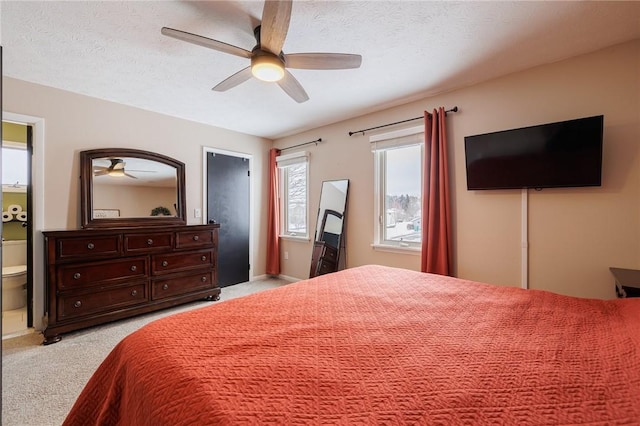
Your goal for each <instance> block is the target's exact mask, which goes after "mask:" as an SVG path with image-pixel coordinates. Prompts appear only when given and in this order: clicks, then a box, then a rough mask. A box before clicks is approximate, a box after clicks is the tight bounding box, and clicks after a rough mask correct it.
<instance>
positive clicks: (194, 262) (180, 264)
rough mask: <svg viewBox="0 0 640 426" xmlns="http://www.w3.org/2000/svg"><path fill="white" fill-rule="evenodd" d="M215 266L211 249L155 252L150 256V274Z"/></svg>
mask: <svg viewBox="0 0 640 426" xmlns="http://www.w3.org/2000/svg"><path fill="white" fill-rule="evenodd" d="M213 266H215V263H214V251H213V250H198V251H189V252H183V253H170V254H157V255H153V256H152V257H151V274H152V275H161V274H168V273H171V272H177V271H187V270H189V269H196V268H203V267H205V268H206V267H209V268H212V267H213Z"/></svg>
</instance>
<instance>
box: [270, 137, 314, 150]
mask: <svg viewBox="0 0 640 426" xmlns="http://www.w3.org/2000/svg"><path fill="white" fill-rule="evenodd" d="M320 142H322V138H318V139H316V140H315V141H311V142H304V143H299V144H298V145H293V146H288V147H286V148H282V149H281V150H280V151H286V150H287V149H291V148H297V147H299V146H304V145H311V144H312V143H314V144H316V146H317V145H318V144H319V143H320Z"/></svg>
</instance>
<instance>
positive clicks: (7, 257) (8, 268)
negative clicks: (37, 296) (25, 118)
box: [2, 121, 33, 339]
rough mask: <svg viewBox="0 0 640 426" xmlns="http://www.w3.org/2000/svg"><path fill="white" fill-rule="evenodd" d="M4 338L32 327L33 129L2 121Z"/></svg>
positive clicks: (25, 331) (28, 126) (20, 124)
mask: <svg viewBox="0 0 640 426" xmlns="http://www.w3.org/2000/svg"><path fill="white" fill-rule="evenodd" d="M2 139H3V140H2V222H3V224H2V225H3V226H2V338H3V339H4V338H8V337H13V336H16V335H21V334H25V333H27V332H29V328H31V327H33V273H32V271H33V259H32V253H33V230H32V226H31V224H32V220H31V213H32V208H31V206H32V205H33V202H32V185H31V167H32V165H31V159H32V153H33V129H32V127H31V126H30V125H28V124H24V123H18V122H11V121H3V122H2Z"/></svg>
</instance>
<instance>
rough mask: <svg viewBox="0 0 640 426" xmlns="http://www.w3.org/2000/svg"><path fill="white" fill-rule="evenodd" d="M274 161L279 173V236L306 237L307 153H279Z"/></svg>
mask: <svg viewBox="0 0 640 426" xmlns="http://www.w3.org/2000/svg"><path fill="white" fill-rule="evenodd" d="M276 162H277V163H278V171H279V174H280V216H281V218H280V220H281V222H280V224H281V226H280V234H281V235H280V236H282V237H291V238H304V239H308V238H309V220H308V218H309V213H308V206H309V202H308V201H309V196H308V194H309V191H308V182H309V170H308V167H307V165H308V163H309V155H308V153H307V152H300V153H295V154H288V155H280V156H278V157H277V158H276Z"/></svg>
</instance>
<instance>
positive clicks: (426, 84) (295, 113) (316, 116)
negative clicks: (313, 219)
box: [0, 0, 640, 138]
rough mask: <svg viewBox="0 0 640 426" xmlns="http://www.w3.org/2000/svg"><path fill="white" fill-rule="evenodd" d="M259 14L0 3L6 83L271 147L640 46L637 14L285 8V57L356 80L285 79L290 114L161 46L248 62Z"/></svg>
mask: <svg viewBox="0 0 640 426" xmlns="http://www.w3.org/2000/svg"><path fill="white" fill-rule="evenodd" d="M262 6H263V2H261V1H254V2H222V1H213V2H202V1H201V2H187V1H136V2H127V1H125V2H121V1H100V2H98V1H90V2H77V1H73V2H71V1H69V2H67V1H62V2H55V1H6V0H3V1H2V2H0V13H1V16H2V18H1V19H2V20H1V25H2V26H1V28H0V29H1V33H0V34H1V38H0V42H1V43H2V45H3V49H4V61H3V65H4V70H3V71H4V74H5V75H6V76H9V77H14V78H17V79H22V80H26V81H30V82H34V83H38V84H42V85H46V86H52V87H56V88H60V89H64V90H68V91H71V92H76V93H81V94H84V95H89V96H93V97H97V98H101V99H106V100H110V101H114V102H118V103H122V104H127V105H132V106H135V107H139V108H143V109H146V110H151V111H156V112H160V113H163V114H167V115H171V116H176V117H181V118H185V119H189V120H193V121H198V122H202V123H207V124H211V125H214V126H218V127H222V128H226V129H231V130H236V131H239V132H243V133H247V134H252V135H258V136H263V137H267V138H277V137H280V136H284V135H288V134H293V133H296V132H299V131H303V130H307V129H312V128H315V127H318V126H321V125H325V124H329V123H332V122H336V121H340V120H344V119H347V118H350V117H355V116H359V115H362V114H365V113H370V112H373V111H376V110H380V109H384V108H388V107H390V106H393V105H398V104H401V103H405V102H408V101H412V100H416V99H420V98H422V97H425V96H429V95H433V94H436V93H441V92H444V91H448V90H452V89H455V88H459V87H463V86H467V85H470V84H473V83H476V82H480V81H484V80H488V79H491V78H494V77H498V76H501V75H505V74H509V73H512V72H515V71H519V70H523V69H526V68H530V67H533V66H536V65H540V64H545V63H550V62H555V61H558V60H561V59H565V58H568V57H571V56H576V55H579V54H583V53H587V52H591V51H595V50H598V49H601V48H604V47H607V46H610V45H613V44H617V43H621V42H624V41H627V40H631V39H636V38H640V2H635V1H631V2H504V1H501V2H486V1H482V2H438V1H434V2H426V1H419V2H408V1H367V2H357V1H300V2H294V4H293V12H292V17H291V24H290V27H289V33H288V36H287V39H286V41H285V44H284V48H283V50H284V51H285V52H286V53H299V52H340V53H357V54H361V55H362V57H363V61H362V66H361V68H359V69H356V70H343V71H335V70H332V71H312V70H291V72H292V73H293V74H294V75H295V77H296V78H297V79H298V80H299V81H300V83H301V84H302V85H303V87H304V88H305V90H306V91H307V93H308V95H309V97H310V100H309V101H307V102H306V103H303V104H298V103H296V102H294V101H293V100H291V99H290V98H289V97H288V96H287V95H286V94H285V93H284V92H283V91H282V90H281V89H280V88H279V87H278V86H277V85H276V84H273V83H264V82H260V81H257V80H255V79H250V80H249V81H247V82H245V83H243V84H241V85H240V86H238V87H235V88H233V89H231V90H229V91H227V92H224V93H219V92H213V91H212V90H211V88H212V87H213V86H215V85H216V84H217V83H219V82H220V81H222V80H224V79H225V78H227V77H228V76H230V75H231V74H233V73H235V72H237V71H239V70H240V69H242V68H244V67H245V66H247V65H248V60H247V59H244V58H239V57H235V56H231V55H227V54H224V53H220V52H217V51H213V50H210V49H207V48H204V47H200V46H196V45H192V44H188V43H185V42H182V41H179V40H175V39H172V38H169V37H166V36H163V35H161V34H160V28H161V27H163V26H168V27H172V28H176V29H180V30H184V31H188V32H192V33H196V34H199V35H203V36H206V37H209V38H214V39H217V40H221V41H224V42H226V43H229V44H233V45H236V46H239V47H242V48H245V49H247V50H251V48H253V46H254V45H255V39H254V37H253V28H254V27H255V26H256V25H257V24H258V23H259V20H260V17H261V15H262Z"/></svg>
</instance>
